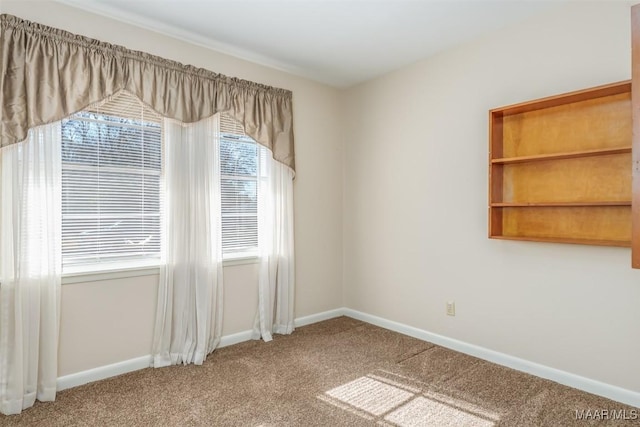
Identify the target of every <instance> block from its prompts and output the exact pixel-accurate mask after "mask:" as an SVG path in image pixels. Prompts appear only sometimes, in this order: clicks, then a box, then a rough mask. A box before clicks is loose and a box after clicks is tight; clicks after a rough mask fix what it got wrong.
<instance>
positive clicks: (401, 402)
mask: <svg viewBox="0 0 640 427" xmlns="http://www.w3.org/2000/svg"><path fill="white" fill-rule="evenodd" d="M602 410H607V411H609V413H608V415H607V418H609V420H604V421H603V420H599V419H592V420H577V419H576V411H579V413H580V414H584V415H587V416H589V415H590V416H591V418H594V416H597V417H599V418H603V417H602V412H595V411H602ZM583 411H584V412H583ZM612 411H616V412H615V413H614V414H613V416H612ZM623 411H624V412H623ZM639 412H640V410H638V409H637V408H632V407H628V406H625V405H622V404H620V403H617V402H613V401H610V400H607V399H603V398H599V397H597V396H593V395H590V394H587V393H584V392H580V391H577V390H574V389H571V388H568V387H564V386H561V385H559V384H556V383H553V382H550V381H546V380H542V379H539V378H536V377H533V376H530V375H527V374H524V373H521V372H518V371H514V370H511V369H508V368H503V367H500V366H498V365H494V364H492V363H488V362H485V361H482V360H480V359H476V358H473V357H470V356H466V355H464V354H460V353H456V352H454V351H450V350H447V349H444V348H442V347H438V346H435V345H433V344H430V343H427V342H424V341H420V340H417V339H414V338H410V337H407V336H404V335H401V334H398V333H395V332H391V331H388V330H385V329H381V328H378V327H375V326H372V325H369V324H366V323H363V322H360V321H357V320H353V319H350V318H347V317H340V318H337V319H332V320H328V321H325V322H320V323H316V324H314V325H310V326H306V327H303V328H298V329H297V330H296V332H295V333H294V334H293V335H291V336H286V337H282V336H278V337H276V339H274V341H272V342H270V343H263V342H258V341H252V342H246V343H242V344H238V345H235V346H231V347H226V348H222V349H219V350H216V351H215V352H214V353H213V354H212V355H210V356H209V358H208V359H207V361H206V362H205V364H204V365H203V366H193V365H190V366H176V367H169V368H162V369H145V370H142V371H137V372H133V373H130V374H126V375H122V376H119V377H115V378H111V379H108V380H104V381H99V382H96V383H92V384H87V385H85V386H81V387H76V388H74V389H70V390H65V391H62V392H60V393H59V394H58V398H57V400H56V401H55V402H49V403H37V404H36V405H35V406H34V407H33V408H31V409H28V410H26V411H24V412H23V413H22V414H21V415H18V416H11V417H4V416H2V415H0V425H2V426H15V425H29V426H76V425H78V426H138V425H140V426H200V425H211V426H255V427H258V426H263V427H266V426H374V425H383V426H406V427H409V426H436V427H446V426H456V427H458V426H483V427H484V426H554V427H555V426H572V425H576V426H585V425H598V426H601V425H624V426H632V425H640V420H637V419H636V420H620V419H618V420H613V419H612V418H615V417H618V418H619V417H625V416H626V418H633V414H638V413H639ZM638 415H640V414H638Z"/></svg>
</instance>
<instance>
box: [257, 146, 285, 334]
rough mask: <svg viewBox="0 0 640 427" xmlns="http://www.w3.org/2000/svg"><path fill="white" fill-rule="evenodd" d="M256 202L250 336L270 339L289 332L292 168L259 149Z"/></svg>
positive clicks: (264, 150) (266, 151)
mask: <svg viewBox="0 0 640 427" xmlns="http://www.w3.org/2000/svg"><path fill="white" fill-rule="evenodd" d="M261 150H262V152H261V159H262V161H261V162H260V164H261V169H262V170H261V176H262V177H261V180H260V182H259V190H258V194H259V198H260V200H259V203H258V232H259V236H258V244H259V250H260V273H259V279H258V313H257V315H256V319H255V323H254V327H253V338H254V339H259V338H262V339H263V340H264V341H271V339H272V334H273V333H277V334H290V333H291V332H293V329H294V327H293V320H294V318H293V316H294V313H293V304H294V287H295V286H294V285H295V270H294V266H295V263H294V252H293V177H294V173H293V171H292V170H291V169H290V168H289V167H287V166H285V165H283V164H282V163H280V162H277V161H275V160H273V158H272V156H271V152H269V151H268V150H266V149H264V148H261Z"/></svg>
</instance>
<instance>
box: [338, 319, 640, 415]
mask: <svg viewBox="0 0 640 427" xmlns="http://www.w3.org/2000/svg"><path fill="white" fill-rule="evenodd" d="M342 313H343V314H344V315H345V316H349V317H352V318H354V319H357V320H361V321H363V322H367V323H371V324H372V325H376V326H380V327H382V328H385V329H389V330H392V331H395V332H399V333H401V334H405V335H409V336H411V337H414V338H418V339H421V340H423V341H429V342H431V343H433V344H437V345H439V346H442V347H446V348H449V349H451V350H455V351H459V352H461V353H465V354H468V355H470V356H475V357H478V358H480V359H484V360H487V361H489V362H493V363H497V364H498V365H502V366H506V367H509V368H512V369H516V370H518V371H522V372H526V373H528V374H531V375H535V376H537V377H541V378H545V379H548V380H551V381H555V382H557V383H560V384H563V385H566V386H569V387H573V388H576V389H578V390H582V391H586V392H588V393H592V394H596V395H598V396H602V397H606V398H608V399H612V400H615V401H618V402H621V403H625V404H627V405H631V406H635V407H640V393H639V392H636V391H632V390H627V389H624V388H621V387H618V386H614V385H611V384H607V383H603V382H600V381H596V380H592V379H590V378H585V377H582V376H580V375H576V374H572V373H570V372H566V371H561V370H559V369H555V368H551V367H549V366H545V365H540V364H538V363H535V362H530V361H528V360H524V359H520V358H518V357H514V356H510V355H508V354H505V353H500V352H497V351H494V350H490V349H488V348H484V347H480V346H477V345H474V344H469V343H467V342H464V341H459V340H456V339H453V338H449V337H445V336H443V335H438V334H434V333H432V332H428V331H425V330H422V329H418V328H414V327H413V326H408V325H404V324H402V323H398V322H393V321H391V320H387V319H383V318H382V317H378V316H373V315H371V314H367V313H362V312H360V311H357V310H352V309H350V308H345V309H343V310H342Z"/></svg>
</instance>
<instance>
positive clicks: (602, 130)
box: [493, 93, 632, 158]
mask: <svg viewBox="0 0 640 427" xmlns="http://www.w3.org/2000/svg"><path fill="white" fill-rule="evenodd" d="M631 127H632V120H631V94H630V93H622V94H617V95H611V96H605V97H600V98H595V99H589V100H586V101H580V102H574V103H569V104H565V105H559V106H556V107H551V108H547V109H543V110H535V111H529V112H524V113H519V114H513V115H505V116H504V117H503V118H502V138H503V147H502V153H501V155H502V156H503V157H520V156H531V155H539V154H555V153H563V152H571V151H580V150H589V149H599V148H615V147H625V146H629V145H630V144H631ZM493 157H494V158H496V156H495V155H494V156H493Z"/></svg>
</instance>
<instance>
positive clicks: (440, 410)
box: [384, 396, 495, 427]
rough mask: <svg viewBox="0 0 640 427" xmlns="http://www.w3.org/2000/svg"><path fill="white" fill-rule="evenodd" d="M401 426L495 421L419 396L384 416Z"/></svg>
mask: <svg viewBox="0 0 640 427" xmlns="http://www.w3.org/2000/svg"><path fill="white" fill-rule="evenodd" d="M384 419H385V421H389V422H391V423H393V424H395V425H398V426H402V427H430V426H433V427H458V426H465V427H492V426H494V425H495V423H494V422H493V421H491V420H487V419H484V418H481V417H479V416H477V415H475V414H472V413H470V412H466V411H464V410H460V409H458V408H456V407H453V406H449V405H446V404H444V403H441V402H438V401H437V400H431V399H427V398H425V397H422V396H419V397H416V398H415V399H413V400H412V401H410V402H407V403H406V404H404V405H402V406H400V407H399V408H398V409H396V410H395V411H393V412H391V413H390V414H389V415H387V416H386V417H384Z"/></svg>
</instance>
